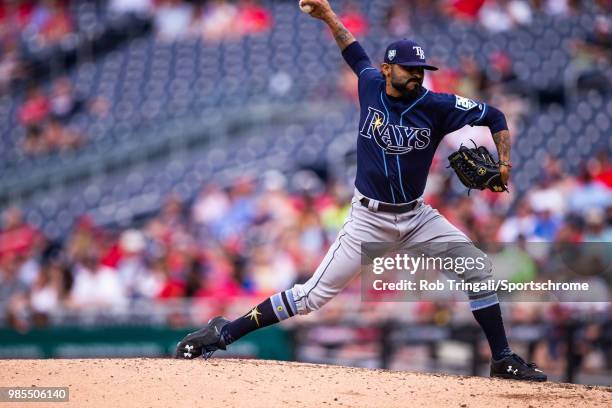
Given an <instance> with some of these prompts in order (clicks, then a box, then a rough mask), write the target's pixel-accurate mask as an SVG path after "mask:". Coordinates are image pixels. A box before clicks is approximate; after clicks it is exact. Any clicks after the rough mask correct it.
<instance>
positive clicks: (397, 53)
mask: <svg viewBox="0 0 612 408" xmlns="http://www.w3.org/2000/svg"><path fill="white" fill-rule="evenodd" d="M385 62H386V63H387V64H397V65H401V66H403V67H423V68H424V69H428V70H430V71H437V70H438V68H437V67H434V66H433V65H429V64H428V63H427V60H426V59H425V52H424V51H423V47H421V46H420V45H419V44H417V43H415V42H414V41H411V40H407V39H405V38H404V39H403V40H399V41H395V42H392V43H391V44H389V46H387V50H386V51H385Z"/></svg>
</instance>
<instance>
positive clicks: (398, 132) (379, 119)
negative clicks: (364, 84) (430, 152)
mask: <svg viewBox="0 0 612 408" xmlns="http://www.w3.org/2000/svg"><path fill="white" fill-rule="evenodd" d="M359 134H360V135H361V136H363V137H365V138H368V139H371V138H372V137H373V138H374V140H375V141H376V143H377V144H378V145H379V146H380V147H381V148H383V149H384V150H385V151H386V152H387V153H389V154H404V153H408V152H410V151H411V150H412V149H418V150H422V149H425V148H426V147H427V146H429V143H430V141H431V129H429V128H414V127H408V126H401V125H394V124H390V123H388V118H387V116H386V115H385V114H384V113H383V112H381V111H380V110H378V109H375V108H372V107H371V106H369V107H368V116H367V118H366V120H365V121H364V122H363V126H362V127H361V130H360V131H359Z"/></svg>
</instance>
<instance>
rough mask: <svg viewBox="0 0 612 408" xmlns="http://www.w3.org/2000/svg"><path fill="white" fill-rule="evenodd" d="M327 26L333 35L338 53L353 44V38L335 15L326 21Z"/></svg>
mask: <svg viewBox="0 0 612 408" xmlns="http://www.w3.org/2000/svg"><path fill="white" fill-rule="evenodd" d="M327 25H328V26H329V29H330V30H331V32H332V34H333V35H334V39H335V40H336V44H338V47H339V48H340V51H342V50H344V49H345V48H346V47H348V46H349V45H351V44H352V43H353V42H355V37H353V34H351V32H350V31H349V30H347V29H346V27H345V26H344V24H342V21H340V19H339V18H338V16H336V15H335V14H334V15H332V16H331V17H330V18H329V19H328V20H327Z"/></svg>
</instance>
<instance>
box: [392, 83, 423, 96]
mask: <svg viewBox="0 0 612 408" xmlns="http://www.w3.org/2000/svg"><path fill="white" fill-rule="evenodd" d="M410 81H411V80H407V81H405V82H403V83H401V82H396V81H391V86H392V87H393V88H395V90H396V91H398V92H399V93H401V94H402V98H404V99H414V98H416V97H417V96H419V94H420V93H421V84H420V83H415V85H414V89H413V90H412V91H410V90H408V89H407V88H406V85H408V82H410Z"/></svg>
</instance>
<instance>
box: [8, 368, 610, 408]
mask: <svg viewBox="0 0 612 408" xmlns="http://www.w3.org/2000/svg"><path fill="white" fill-rule="evenodd" d="M0 372H2V375H1V376H0V386H2V387H6V386H11V387H13V386H28V387H31V386H36V387H46V386H49V387H50V386H67V387H69V390H70V401H69V402H58V403H37V402H28V403H27V404H26V405H25V406H27V407H32V408H33V407H50V406H58V407H65V408H68V407H113V408H120V407H170V406H171V407H206V408H211V407H223V408H228V407H249V408H257V407H266V408H268V407H274V406H291V407H364V408H370V407H389V408H390V407H454V408H457V407H471V408H476V407H487V408H490V407H512V408H515V407H533V408H535V407H546V408H549V407H551V406H554V407H555V408H561V407H572V408H574V407H576V406H581V407H610V406H612V388H610V387H597V386H584V385H574V384H558V383H529V382H519V381H509V380H498V379H490V378H481V377H461V376H451V375H444V374H418V373H409V372H398V371H386V370H372V369H362V368H352V367H343V366H326V365H315V364H303V363H290V362H279V361H265V360H237V359H215V360H210V361H203V360H200V359H198V360H192V361H181V360H169V359H142V358H138V359H87V360H3V361H0ZM22 405H23V404H22ZM0 406H7V407H15V406H17V405H16V404H15V403H0Z"/></svg>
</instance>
